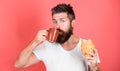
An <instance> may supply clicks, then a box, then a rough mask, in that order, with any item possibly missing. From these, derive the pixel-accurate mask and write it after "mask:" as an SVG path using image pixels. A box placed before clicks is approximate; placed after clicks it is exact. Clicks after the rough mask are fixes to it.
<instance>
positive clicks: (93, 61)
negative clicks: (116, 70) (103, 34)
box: [85, 48, 100, 71]
mask: <svg viewBox="0 0 120 71" xmlns="http://www.w3.org/2000/svg"><path fill="white" fill-rule="evenodd" d="M93 50H94V52H95V53H90V52H87V54H89V55H91V57H85V58H86V60H87V62H88V63H89V66H88V69H89V71H100V69H99V64H98V60H99V57H98V53H97V50H96V49H95V48H93Z"/></svg>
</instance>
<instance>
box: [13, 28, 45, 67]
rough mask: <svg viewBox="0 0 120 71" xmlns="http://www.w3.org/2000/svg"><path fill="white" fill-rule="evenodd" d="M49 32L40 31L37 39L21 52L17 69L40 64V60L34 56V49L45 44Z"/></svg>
mask: <svg viewBox="0 0 120 71" xmlns="http://www.w3.org/2000/svg"><path fill="white" fill-rule="evenodd" d="M46 35H47V31H46V30H42V31H39V32H38V33H37V35H36V37H35V39H34V40H33V41H32V42H31V43H30V44H29V45H28V46H27V47H26V48H25V49H23V50H22V51H21V53H20V55H19V56H18V58H17V60H16V62H15V67H16V68H24V67H27V66H30V65H32V64H35V63H38V62H39V61H40V60H38V59H37V57H36V56H35V55H34V54H33V50H34V48H35V47H36V46H37V45H38V44H40V43H41V42H43V41H44V40H45V39H46Z"/></svg>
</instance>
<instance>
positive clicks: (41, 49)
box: [33, 41, 47, 60]
mask: <svg viewBox="0 0 120 71" xmlns="http://www.w3.org/2000/svg"><path fill="white" fill-rule="evenodd" d="M46 43H47V42H46V41H45V42H43V43H42V44H39V45H38V46H37V47H36V48H35V49H34V50H33V54H34V55H35V56H36V57H37V58H38V59H39V60H43V58H44V56H45V51H46V46H45V45H46Z"/></svg>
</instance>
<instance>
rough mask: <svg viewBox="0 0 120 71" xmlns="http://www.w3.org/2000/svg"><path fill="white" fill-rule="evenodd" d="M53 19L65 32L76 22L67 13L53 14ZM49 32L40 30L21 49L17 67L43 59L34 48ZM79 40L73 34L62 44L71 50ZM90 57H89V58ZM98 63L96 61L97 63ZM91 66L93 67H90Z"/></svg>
mask: <svg viewBox="0 0 120 71" xmlns="http://www.w3.org/2000/svg"><path fill="white" fill-rule="evenodd" d="M52 21H53V24H54V27H55V28H59V29H61V30H63V31H64V32H67V31H68V30H69V28H70V26H72V27H73V24H74V23H75V20H72V21H71V22H70V19H69V17H68V15H67V13H65V12H63V13H57V14H54V15H53V16H52ZM47 34H48V32H47V30H40V31H38V33H37V35H36V37H35V38H34V39H33V41H32V42H31V43H30V44H29V45H28V46H27V47H26V48H25V49H23V50H22V51H21V53H20V54H19V56H18V58H17V60H16V62H15V67H16V68H24V67H28V66H30V65H33V64H36V63H38V62H40V61H41V60H38V59H37V57H36V56H35V55H34V54H33V53H32V51H33V50H34V48H35V47H36V46H37V45H39V44H40V43H42V42H44V41H45V40H46V36H47ZM78 42H79V38H78V37H76V36H75V35H71V37H70V38H69V39H68V40H67V41H66V42H65V43H63V44H61V46H62V47H63V48H64V49H65V50H67V51H70V50H72V49H74V48H75V46H76V45H77V43H78ZM88 59H89V58H87V60H88ZM95 64H96V63H95ZM90 68H91V67H90Z"/></svg>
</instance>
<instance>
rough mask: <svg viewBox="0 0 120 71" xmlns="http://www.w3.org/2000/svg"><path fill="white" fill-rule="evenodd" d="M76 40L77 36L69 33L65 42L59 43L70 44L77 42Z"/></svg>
mask: <svg viewBox="0 0 120 71" xmlns="http://www.w3.org/2000/svg"><path fill="white" fill-rule="evenodd" d="M78 41H79V38H78V37H76V36H74V35H71V36H70V38H69V39H68V40H67V41H66V42H65V43H63V44H61V45H66V44H71V43H74V42H78Z"/></svg>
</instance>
